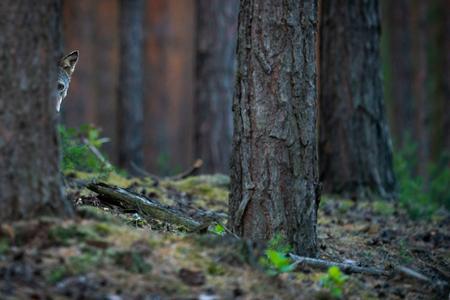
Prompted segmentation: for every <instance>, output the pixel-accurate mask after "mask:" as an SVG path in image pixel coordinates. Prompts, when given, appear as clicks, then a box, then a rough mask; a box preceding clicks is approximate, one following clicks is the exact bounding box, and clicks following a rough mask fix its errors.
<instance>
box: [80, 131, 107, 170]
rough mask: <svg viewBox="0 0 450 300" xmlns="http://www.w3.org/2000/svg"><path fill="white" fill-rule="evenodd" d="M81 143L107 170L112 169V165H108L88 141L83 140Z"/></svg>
mask: <svg viewBox="0 0 450 300" xmlns="http://www.w3.org/2000/svg"><path fill="white" fill-rule="evenodd" d="M83 143H84V144H85V145H86V146H87V147H88V149H89V150H90V151H91V152H92V154H94V155H95V157H97V159H98V160H99V161H100V162H101V163H102V164H103V165H104V166H105V167H106V168H107V169H112V165H111V164H110V163H109V161H108V160H107V159H106V158H105V157H104V156H103V155H102V154H101V153H100V151H99V150H98V149H97V147H95V146H94V145H92V144H91V143H90V142H89V141H88V139H86V138H83Z"/></svg>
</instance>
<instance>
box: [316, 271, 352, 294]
mask: <svg viewBox="0 0 450 300" xmlns="http://www.w3.org/2000/svg"><path fill="white" fill-rule="evenodd" d="M347 279H348V276H346V275H344V274H343V273H342V272H341V270H340V269H339V268H338V267H336V266H332V267H330V268H329V269H328V272H327V274H326V275H324V276H322V278H320V285H321V286H322V287H324V288H326V289H328V291H329V292H330V294H331V295H332V296H333V297H334V298H338V299H339V298H342V288H343V287H344V284H345V282H346V281H347Z"/></svg>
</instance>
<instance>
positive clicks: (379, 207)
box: [372, 200, 395, 216]
mask: <svg viewBox="0 0 450 300" xmlns="http://www.w3.org/2000/svg"><path fill="white" fill-rule="evenodd" d="M372 207H373V211H374V212H375V213H377V214H379V215H383V216H390V215H392V214H393V213H394V212H395V208H394V206H393V205H392V203H390V202H387V201H383V200H377V201H374V202H373V204H372Z"/></svg>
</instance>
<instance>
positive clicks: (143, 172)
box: [130, 162, 162, 183]
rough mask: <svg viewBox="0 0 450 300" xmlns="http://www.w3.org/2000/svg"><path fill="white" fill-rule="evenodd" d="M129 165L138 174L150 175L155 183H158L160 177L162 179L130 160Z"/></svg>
mask: <svg viewBox="0 0 450 300" xmlns="http://www.w3.org/2000/svg"><path fill="white" fill-rule="evenodd" d="M130 165H131V167H132V168H133V169H134V171H136V172H137V173H139V175H141V176H143V177H150V178H151V179H152V180H153V181H155V182H156V183H159V182H160V181H161V179H162V178H160V177H159V176H157V175H155V174H151V173H149V172H147V171H146V170H144V169H143V168H141V167H139V166H138V165H136V164H135V163H134V162H131V163H130Z"/></svg>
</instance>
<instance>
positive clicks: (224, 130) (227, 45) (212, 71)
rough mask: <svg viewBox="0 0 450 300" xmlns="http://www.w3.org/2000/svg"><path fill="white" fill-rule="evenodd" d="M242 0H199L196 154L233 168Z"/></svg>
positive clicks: (219, 167)
mask: <svg viewBox="0 0 450 300" xmlns="http://www.w3.org/2000/svg"><path fill="white" fill-rule="evenodd" d="M238 8H239V2H238V0H227V1H223V0H197V53H196V91H195V117H196V120H195V144H194V147H195V155H196V157H198V158H201V159H202V160H203V162H204V166H203V168H202V170H203V171H204V172H207V173H214V172H222V173H228V172H229V158H230V153H231V136H232V130H233V129H232V113H231V103H232V99H233V87H234V72H235V51H236V32H237V14H238Z"/></svg>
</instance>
